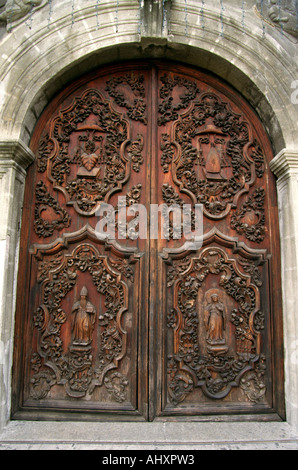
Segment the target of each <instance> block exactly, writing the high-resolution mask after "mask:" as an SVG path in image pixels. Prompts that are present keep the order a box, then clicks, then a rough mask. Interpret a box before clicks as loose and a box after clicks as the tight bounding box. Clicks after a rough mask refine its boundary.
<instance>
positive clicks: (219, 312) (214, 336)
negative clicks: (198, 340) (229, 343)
mask: <svg viewBox="0 0 298 470" xmlns="http://www.w3.org/2000/svg"><path fill="white" fill-rule="evenodd" d="M225 317H226V312H225V306H224V304H223V302H221V301H220V299H219V296H218V294H216V293H213V294H212V295H211V297H210V302H209V303H208V304H207V306H206V308H205V328H206V331H207V343H208V344H210V345H211V347H212V348H213V349H214V347H215V350H216V351H217V353H219V352H225V351H226V350H227V347H226V346H223V345H225V339H224V330H225Z"/></svg>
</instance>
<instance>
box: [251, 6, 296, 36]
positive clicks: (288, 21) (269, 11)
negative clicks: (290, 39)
mask: <svg viewBox="0 0 298 470" xmlns="http://www.w3.org/2000/svg"><path fill="white" fill-rule="evenodd" d="M296 4H297V3H296V0H264V1H261V0H258V1H257V9H258V11H259V13H260V14H261V15H262V17H263V18H264V19H266V20H268V21H269V22H270V23H271V24H272V25H277V26H280V27H281V28H282V30H283V31H285V32H286V33H289V34H291V35H292V36H294V37H295V38H298V28H297V11H296V10H297V6H296Z"/></svg>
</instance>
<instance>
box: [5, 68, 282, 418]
mask: <svg viewBox="0 0 298 470" xmlns="http://www.w3.org/2000/svg"><path fill="white" fill-rule="evenodd" d="M31 148H32V150H33V151H34V152H35V153H36V157H37V158H36V162H35V164H34V165H32V167H31V168H30V169H29V172H28V179H27V185H26V194H25V203H24V215H23V226H22V242H21V243H22V245H21V259H20V274H19V287H18V289H19V290H18V292H19V294H18V305H17V322H16V341H15V345H16V346H15V374H14V397H15V398H14V402H13V410H14V414H15V416H22V417H24V416H28V415H29V416H32V417H34V416H38V417H41V416H47V417H51V416H53V417H55V418H56V419H57V416H61V418H66V417H67V418H69V417H70V416H75V417H77V416H86V415H87V416H88V417H89V418H90V419H91V418H92V417H94V419H97V418H98V417H102V419H103V418H104V419H141V420H143V419H145V420H147V419H149V420H153V419H167V418H170V417H176V418H177V417H182V418H183V419H198V417H200V416H202V415H210V416H212V415H213V414H219V415H224V414H234V415H235V414H236V415H237V414H239V415H243V414H248V415H251V414H260V415H261V416H262V417H264V415H267V416H273V415H274V413H275V412H277V413H278V414H279V415H281V416H282V414H283V390H282V383H283V373H282V358H281V357H278V356H277V353H278V354H279V351H280V350H281V345H282V335H280V331H281V314H280V295H279V290H278V289H279V287H280V278H279V272H280V266H279V248H278V229H277V227H278V224H277V211H276V198H275V182H274V179H273V177H272V175H271V173H270V171H269V167H268V163H269V161H270V159H271V158H272V151H271V147H270V142H269V139H268V137H267V135H266V133H265V131H264V130H263V128H262V126H261V124H260V122H259V120H258V118H257V116H256V115H255V113H254V111H253V110H252V109H251V108H250V107H249V106H248V104H247V103H246V102H245V101H244V100H243V99H242V98H241V97H239V96H238V95H237V93H235V92H234V91H233V90H231V89H230V88H229V87H227V86H226V85H225V84H223V83H222V82H220V81H219V80H218V79H216V78H214V77H212V76H209V75H206V74H205V73H202V72H200V71H198V70H193V69H189V68H187V67H182V66H179V65H173V64H164V63H157V62H156V63H152V64H151V63H147V64H142V63H135V64H121V67H117V66H113V67H108V68H106V69H102V70H100V71H98V72H96V73H94V74H92V75H89V76H88V77H84V78H83V79H81V80H80V81H78V82H76V83H74V84H72V85H70V86H69V87H68V88H67V89H66V90H64V91H63V92H61V94H60V95H58V96H57V97H56V99H54V100H53V102H52V103H51V104H50V105H49V106H48V108H47V109H46V110H45V111H44V113H43V115H42V117H41V118H40V120H39V122H38V124H37V126H36V129H35V132H34V135H33V137H32V142H31ZM269 194H270V197H269ZM119 197H121V199H119ZM135 204H139V205H142V207H143V208H145V209H144V210H145V212H143V219H141V218H140V219H139V220H137V219H136V218H135V217H134V212H131V213H130V214H128V213H127V212H125V211H127V210H128V209H129V208H131V210H132V209H133V207H135ZM150 204H155V206H159V208H160V213H161V216H160V225H159V236H158V237H157V239H156V238H154V237H152V231H150V229H151V226H150V222H151V217H152V213H151V212H150V208H151V207H152V206H150ZM173 204H175V205H176V206H178V207H180V208H181V209H182V208H183V207H185V206H184V205H185V204H188V205H189V206H188V211H189V212H188V213H189V214H190V220H191V229H192V230H193V229H194V226H195V205H196V204H200V205H201V207H202V212H203V219H202V221H203V229H202V231H203V239H202V240H201V243H199V242H197V243H196V244H195V245H190V244H189V243H187V242H189V237H187V236H186V235H185V233H184V232H183V233H182V235H181V236H180V237H179V236H177V233H178V232H177V230H178V229H179V227H177V223H176V222H175V219H174V218H173V217H172V216H171V215H170V217H169V221H168V225H167V230H166V232H165V233H164V232H163V227H164V225H165V223H166V219H165V218H164V211H165V210H166V209H167V208H170V207H171V206H172V205H173ZM161 205H163V206H161ZM132 206H133V207H132ZM139 208H140V206H139ZM139 210H140V209H139ZM123 211H124V212H125V213H126V219H123V218H122V215H121V214H123ZM103 221H104V222H105V224H104V234H103V233H101V235H100V234H99V230H98V227H99V225H98V223H99V222H100V223H103ZM113 222H115V223H114V225H113ZM100 227H101V228H102V227H103V225H100ZM141 229H144V230H145V235H144V230H143V232H142V233H143V236H138V232H141ZM113 230H115V235H116V236H115V238H113V236H112V235H113ZM106 232H108V233H109V236H107V233H106ZM162 234H163V235H164V236H162ZM150 235H151V236H150ZM273 273H274V277H273ZM277 331H278V333H275V332H277ZM24 332H25V334H23V333H24Z"/></svg>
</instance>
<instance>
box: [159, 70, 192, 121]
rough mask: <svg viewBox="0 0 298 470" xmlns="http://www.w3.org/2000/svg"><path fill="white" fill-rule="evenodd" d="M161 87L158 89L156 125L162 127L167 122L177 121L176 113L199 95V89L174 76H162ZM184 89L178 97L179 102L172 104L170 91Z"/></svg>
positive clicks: (190, 82)
mask: <svg viewBox="0 0 298 470" xmlns="http://www.w3.org/2000/svg"><path fill="white" fill-rule="evenodd" d="M160 80H161V82H162V86H161V88H160V98H161V99H162V102H161V104H160V105H159V113H160V115H161V116H160V117H159V118H158V121H157V122H158V125H159V126H162V125H164V124H166V123H167V122H169V121H175V120H176V119H178V111H179V110H181V109H185V108H187V106H188V105H189V103H190V101H191V100H193V99H195V97H196V95H197V94H198V93H199V89H198V87H197V85H196V83H195V82H193V81H191V80H188V79H187V78H184V77H178V76H174V77H173V78H171V77H170V76H168V75H166V74H165V75H163V76H162V77H161V78H160ZM177 86H179V87H183V88H185V90H186V91H185V92H184V93H183V94H181V95H180V96H179V102H178V103H177V104H174V99H173V96H172V91H173V89H174V88H175V87H177Z"/></svg>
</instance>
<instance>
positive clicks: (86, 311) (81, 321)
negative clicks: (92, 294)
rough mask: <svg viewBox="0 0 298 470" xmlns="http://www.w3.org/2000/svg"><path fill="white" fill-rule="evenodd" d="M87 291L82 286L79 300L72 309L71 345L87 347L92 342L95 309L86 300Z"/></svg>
mask: <svg viewBox="0 0 298 470" xmlns="http://www.w3.org/2000/svg"><path fill="white" fill-rule="evenodd" d="M87 297H88V290H87V288H86V287H85V286H84V287H83V288H82V290H81V293H80V300H79V301H77V302H75V303H74V305H73V307H72V314H73V319H72V333H73V342H72V344H73V345H88V344H90V343H91V341H92V333H93V330H94V324H95V318H96V317H95V316H96V308H95V307H94V305H93V304H92V303H91V302H89V300H87Z"/></svg>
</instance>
